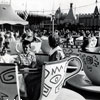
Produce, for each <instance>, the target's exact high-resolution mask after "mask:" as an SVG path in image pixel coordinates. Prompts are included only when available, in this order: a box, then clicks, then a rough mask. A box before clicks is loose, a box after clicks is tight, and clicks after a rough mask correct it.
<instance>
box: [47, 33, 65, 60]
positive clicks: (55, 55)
mask: <svg viewBox="0 0 100 100" xmlns="http://www.w3.org/2000/svg"><path fill="white" fill-rule="evenodd" d="M48 41H49V45H50V47H51V48H52V49H51V50H50V57H49V61H57V60H61V59H63V58H64V57H65V55H64V52H63V50H62V48H61V47H60V46H59V45H60V38H59V36H58V35H57V34H52V35H50V36H49V38H48Z"/></svg>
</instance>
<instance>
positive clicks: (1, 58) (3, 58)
mask: <svg viewBox="0 0 100 100" xmlns="http://www.w3.org/2000/svg"><path fill="white" fill-rule="evenodd" d="M0 42H3V40H2V41H0ZM1 44H2V45H0V63H14V61H15V59H14V58H13V57H12V56H11V55H10V54H9V53H8V48H7V47H6V46H5V45H4V44H5V43H1Z"/></svg>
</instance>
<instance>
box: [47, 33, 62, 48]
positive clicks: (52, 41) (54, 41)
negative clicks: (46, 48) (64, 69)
mask: <svg viewBox="0 0 100 100" xmlns="http://www.w3.org/2000/svg"><path fill="white" fill-rule="evenodd" d="M48 41H49V45H50V47H52V48H55V47H57V46H58V45H59V44H60V38H59V36H58V35H56V34H53V35H50V36H49V37H48Z"/></svg>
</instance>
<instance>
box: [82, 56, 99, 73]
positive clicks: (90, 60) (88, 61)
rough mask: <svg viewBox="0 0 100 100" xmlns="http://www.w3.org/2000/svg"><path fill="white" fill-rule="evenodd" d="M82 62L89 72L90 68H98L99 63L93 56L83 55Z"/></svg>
mask: <svg viewBox="0 0 100 100" xmlns="http://www.w3.org/2000/svg"><path fill="white" fill-rule="evenodd" d="M82 59H83V62H84V64H85V66H87V69H88V70H89V71H92V67H93V66H94V67H98V65H99V61H98V58H97V56H96V55H94V56H86V55H85V54H83V55H82Z"/></svg>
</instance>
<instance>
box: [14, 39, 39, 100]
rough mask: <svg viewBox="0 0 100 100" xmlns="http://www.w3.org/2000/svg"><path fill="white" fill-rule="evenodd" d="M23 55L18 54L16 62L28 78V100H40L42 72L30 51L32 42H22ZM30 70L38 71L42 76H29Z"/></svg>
mask: <svg viewBox="0 0 100 100" xmlns="http://www.w3.org/2000/svg"><path fill="white" fill-rule="evenodd" d="M22 47H23V53H21V54H18V57H17V58H16V62H15V63H17V64H18V66H19V69H23V70H24V72H25V73H27V76H26V77H25V84H26V91H27V95H28V100H38V99H37V98H39V95H40V86H41V70H39V69H38V67H37V66H36V64H37V61H36V56H35V53H34V52H31V51H30V47H31V42H30V41H27V40H24V41H23V42H22ZM30 69H36V70H38V71H40V74H35V75H34V73H33V74H32V73H31V74H28V72H29V70H30Z"/></svg>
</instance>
